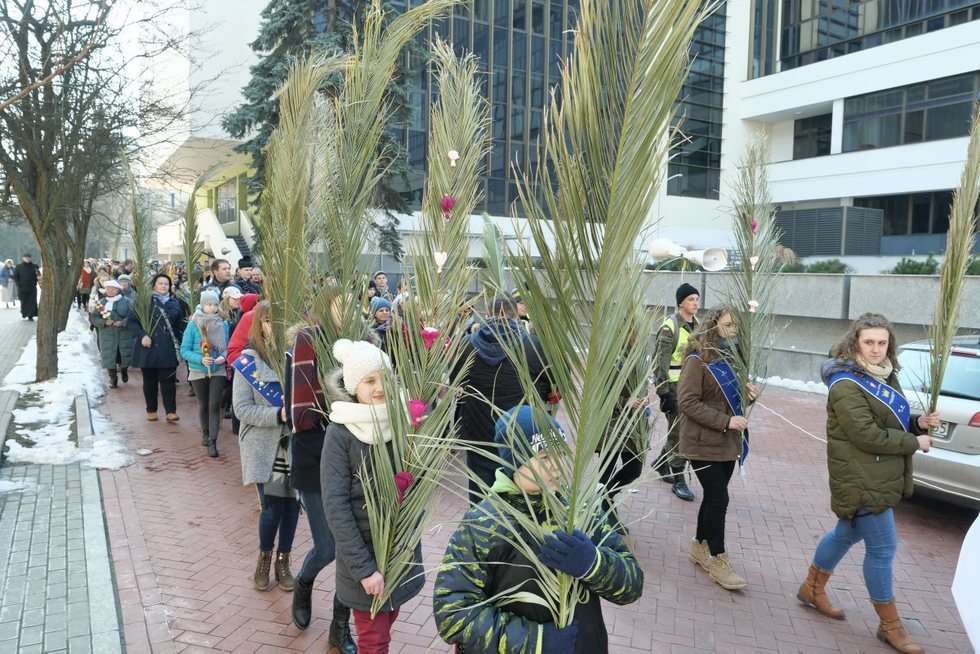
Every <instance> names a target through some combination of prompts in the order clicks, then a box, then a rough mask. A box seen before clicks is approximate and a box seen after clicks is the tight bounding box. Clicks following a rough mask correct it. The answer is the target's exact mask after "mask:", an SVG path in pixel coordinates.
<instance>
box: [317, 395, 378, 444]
mask: <svg viewBox="0 0 980 654" xmlns="http://www.w3.org/2000/svg"><path fill="white" fill-rule="evenodd" d="M330 422H336V423H338V424H341V425H344V426H345V427H347V429H349V430H350V433H352V434H354V438H356V439H357V440H359V441H361V442H362V443H366V444H368V445H374V444H375V443H387V442H388V441H390V440H391V421H390V420H389V419H388V405H386V404H361V403H360V402H333V403H331V404H330Z"/></svg>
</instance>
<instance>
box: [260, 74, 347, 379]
mask: <svg viewBox="0 0 980 654" xmlns="http://www.w3.org/2000/svg"><path fill="white" fill-rule="evenodd" d="M338 65H339V64H338V60H337V59H335V58H331V59H324V58H318V57H316V56H309V57H306V58H304V59H301V60H298V61H296V62H294V63H293V64H292V66H291V67H290V70H289V75H288V76H287V77H286V81H285V82H284V83H283V85H282V88H281V89H280V90H279V94H278V95H279V125H278V127H276V129H275V130H274V131H273V132H272V134H271V135H270V136H269V144H268V146H267V147H268V150H267V153H266V166H267V168H266V170H267V173H266V189H265V192H264V193H263V194H262V206H261V207H260V210H259V218H258V220H257V221H256V225H255V227H256V231H257V232H258V233H259V234H260V238H261V240H262V242H263V243H266V244H270V245H271V244H274V246H273V247H266V248H265V249H264V254H263V257H262V267H263V269H264V271H265V273H266V275H267V277H266V286H265V293H266V297H267V298H268V299H269V303H270V312H269V313H270V318H271V322H272V339H271V344H270V353H271V356H272V357H273V359H274V361H275V362H277V365H274V366H273V367H274V368H275V370H276V374H277V375H278V376H279V377H280V378H281V377H282V375H283V374H284V368H283V366H282V365H279V364H280V363H281V362H282V361H284V360H285V353H286V350H287V349H288V347H289V344H288V343H287V342H286V329H287V328H288V327H289V326H290V325H292V324H294V323H296V322H298V321H299V320H300V319H301V318H302V317H303V315H304V311H305V307H306V297H307V293H308V288H309V284H308V280H309V268H310V265H309V236H308V229H309V228H308V225H307V211H308V207H309V196H310V181H311V176H312V174H313V145H312V142H311V138H310V136H311V134H312V133H313V129H314V97H315V95H316V93H317V90H318V89H319V88H320V85H321V84H322V82H323V79H324V77H325V76H326V75H327V74H329V73H330V72H331V71H332V70H334V69H335V68H336V67H337V66H338ZM280 381H282V379H280Z"/></svg>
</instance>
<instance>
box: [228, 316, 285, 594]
mask: <svg viewBox="0 0 980 654" xmlns="http://www.w3.org/2000/svg"><path fill="white" fill-rule="evenodd" d="M271 337H272V320H271V318H270V316H269V301H268V300H263V301H262V302H259V303H258V305H256V307H255V310H254V313H253V318H252V328H251V330H250V331H249V334H248V348H246V349H245V350H244V351H243V352H242V353H241V355H239V356H238V357H236V358H235V360H234V361H232V367H233V368H234V369H235V377H234V382H232V392H231V395H232V404H233V405H234V407H235V415H236V416H238V420H239V421H240V422H241V427H240V429H239V432H238V439H239V449H240V451H241V459H242V484H244V485H248V484H255V487H256V490H257V491H258V494H259V503H260V505H261V507H262V511H261V513H260V514H259V560H258V563H257V564H256V566H255V575H254V577H253V578H252V582H253V583H254V585H255V588H256V590H270V589H271V588H272V587H273V586H274V585H275V583H278V585H279V588H281V589H282V590H285V591H289V592H291V591H292V590H293V587H294V586H295V580H294V578H293V573H292V572H291V570H290V567H289V555H290V553H291V552H292V549H293V537H294V536H295V535H296V524H297V523H298V522H299V500H298V499H297V498H296V491H295V490H294V489H293V487H292V484H291V483H290V480H289V463H288V461H289V455H288V447H289V433H290V432H289V427H288V426H287V424H286V410H285V408H284V406H283V391H282V385H281V384H280V383H279V381H278V379H279V377H278V375H277V374H276V371H275V369H273V367H272V365H273V364H275V365H280V362H278V361H273V360H272V357H271V353H270V347H269V341H270V339H271ZM284 363H285V362H282V364H284ZM277 533H278V535H279V546H278V548H277V552H276V557H275V579H276V580H275V583H273V582H272V580H271V579H270V577H269V573H270V568H271V567H272V564H273V558H272V548H273V547H274V546H275V545H276V534H277Z"/></svg>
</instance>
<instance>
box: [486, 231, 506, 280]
mask: <svg viewBox="0 0 980 654" xmlns="http://www.w3.org/2000/svg"><path fill="white" fill-rule="evenodd" d="M505 252H506V249H505V247H504V242H503V238H502V237H501V235H500V230H499V229H498V228H497V226H496V225H495V224H494V222H493V221H492V220H490V217H489V216H487V215H486V214H484V216H483V262H484V264H485V266H484V270H483V284H482V286H483V287H484V288H488V289H494V290H495V291H502V290H503V289H504V284H505V283H506V280H505V278H504V256H505Z"/></svg>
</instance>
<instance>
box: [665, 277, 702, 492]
mask: <svg viewBox="0 0 980 654" xmlns="http://www.w3.org/2000/svg"><path fill="white" fill-rule="evenodd" d="M675 299H676V300H677V311H675V312H674V313H673V314H672V315H670V316H668V317H667V318H666V319H664V321H663V323H662V324H661V325H660V329H659V330H658V331H657V353H656V364H655V366H654V375H655V380H656V383H657V395H658V396H659V397H660V410H661V411H662V412H663V413H664V415H665V416H667V443H666V444H665V445H664V448H663V450H661V452H660V456H658V457H657V460H656V466H657V473H658V474H659V475H660V478H661V479H662V480H663V481H665V482H666V483H668V484H671V485H672V488H671V490H672V491H673V493H674V495H676V496H677V497H679V498H680V499H682V500H684V501H686V502H693V501H694V493H693V492H692V491H691V489H690V488H688V486H687V482H686V481H685V480H684V467H685V466H686V465H687V461H685V460H684V459H683V458H681V457H680V455H679V454H678V453H677V440H678V432H677V429H676V424H677V417H678V415H679V412H678V409H677V382H678V381H680V378H681V367H682V366H683V365H684V350H685V349H687V339H688V338H689V337H690V336H691V334H692V333H694V330H695V329H696V328H697V326H698V319H697V313H698V309H700V308H701V293H699V292H698V289H696V288H694V287H693V286H691V285H690V284H687V283H684V284H681V285H680V286H679V287H678V288H677V292H676V294H675Z"/></svg>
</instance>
